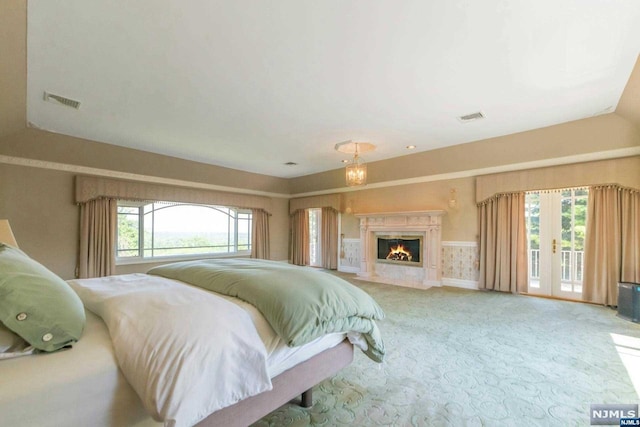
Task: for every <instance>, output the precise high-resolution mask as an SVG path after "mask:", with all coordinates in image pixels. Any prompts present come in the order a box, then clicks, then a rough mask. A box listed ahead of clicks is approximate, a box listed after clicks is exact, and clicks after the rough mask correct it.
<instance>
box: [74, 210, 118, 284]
mask: <svg viewBox="0 0 640 427" xmlns="http://www.w3.org/2000/svg"><path fill="white" fill-rule="evenodd" d="M117 207H118V203H117V200H115V199H96V200H91V201H88V202H86V203H82V204H81V205H80V255H79V276H80V278H82V279H84V278H88V277H102V276H110V275H112V274H115V266H116V250H115V249H116V222H117Z"/></svg>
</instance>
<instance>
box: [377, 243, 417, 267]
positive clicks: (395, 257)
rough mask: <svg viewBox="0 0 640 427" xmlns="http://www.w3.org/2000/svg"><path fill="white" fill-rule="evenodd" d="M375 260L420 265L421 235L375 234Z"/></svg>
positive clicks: (412, 265) (413, 265) (410, 265)
mask: <svg viewBox="0 0 640 427" xmlns="http://www.w3.org/2000/svg"><path fill="white" fill-rule="evenodd" d="M377 238H378V259H377V261H376V262H379V263H387V264H397V265H406V266H409V267H422V258H421V248H422V236H377Z"/></svg>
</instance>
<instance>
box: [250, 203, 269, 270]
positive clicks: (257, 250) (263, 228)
mask: <svg viewBox="0 0 640 427" xmlns="http://www.w3.org/2000/svg"><path fill="white" fill-rule="evenodd" d="M251 218H252V219H251V222H252V224H251V227H252V229H251V258H259V259H269V257H270V251H269V214H268V213H267V212H266V211H264V210H262V209H253V210H252V216H251Z"/></svg>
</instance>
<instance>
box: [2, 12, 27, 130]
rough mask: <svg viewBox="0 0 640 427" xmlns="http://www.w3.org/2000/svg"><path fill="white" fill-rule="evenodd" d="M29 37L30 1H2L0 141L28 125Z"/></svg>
mask: <svg viewBox="0 0 640 427" xmlns="http://www.w3.org/2000/svg"><path fill="white" fill-rule="evenodd" d="M26 34H27V1H26V0H3V1H2V2H0V63H1V64H2V65H1V67H0V138H1V137H3V136H5V135H10V134H12V133H15V132H19V131H20V130H22V129H24V126H25V124H26V114H27V102H26V95H27V78H26V76H27V35H26Z"/></svg>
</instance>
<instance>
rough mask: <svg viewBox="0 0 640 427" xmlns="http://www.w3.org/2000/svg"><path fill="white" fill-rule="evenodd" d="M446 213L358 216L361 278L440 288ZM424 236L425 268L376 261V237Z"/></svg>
mask: <svg viewBox="0 0 640 427" xmlns="http://www.w3.org/2000/svg"><path fill="white" fill-rule="evenodd" d="M444 214H445V211H442V210H430V211H412V212H384V213H368V214H356V217H358V218H359V219H360V254H361V259H360V271H359V272H358V276H359V277H360V278H362V279H365V280H369V281H373V282H380V283H388V284H393V285H401V286H411V287H416V288H425V289H426V288H430V287H431V286H441V285H442V283H441V271H440V264H441V259H440V258H441V256H442V216H443V215H444ZM388 235H403V236H407V235H419V236H422V248H421V249H422V254H421V257H422V260H423V265H422V267H415V266H407V265H391V264H386V263H379V262H377V258H378V256H377V251H378V247H377V236H388Z"/></svg>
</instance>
